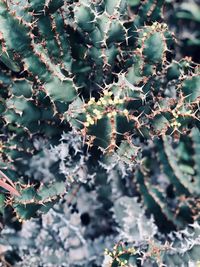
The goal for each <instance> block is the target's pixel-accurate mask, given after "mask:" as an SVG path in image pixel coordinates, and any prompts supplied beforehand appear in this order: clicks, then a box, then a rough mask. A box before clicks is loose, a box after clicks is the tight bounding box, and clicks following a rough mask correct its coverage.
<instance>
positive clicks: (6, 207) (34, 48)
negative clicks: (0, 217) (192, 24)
mask: <svg viewBox="0 0 200 267" xmlns="http://www.w3.org/2000/svg"><path fill="white" fill-rule="evenodd" d="M168 2H170V1H168ZM168 4H169V3H168ZM163 5H164V1H163V0H145V1H137V0H136V1H135V0H134V1H132V0H128V1H126V0H113V1H108V0H92V1H89V0H77V1H71V0H46V1H45V0H41V1H38V0H32V1H28V0H0V170H1V171H0V178H1V182H0V186H1V189H2V191H1V192H2V194H1V195H0V196H1V198H0V202H1V212H2V213H3V214H4V222H5V223H7V224H11V225H12V224H13V220H14V221H15V220H18V223H19V222H20V223H21V225H20V227H21V229H20V231H18V233H16V232H15V231H14V233H15V235H16V240H20V239H21V238H22V235H23V227H26V225H27V224H28V222H26V220H29V219H31V218H33V217H40V218H42V219H41V220H45V218H47V219H46V220H48V218H49V217H48V216H50V219H49V220H50V221H51V222H52V224H53V225H55V229H54V228H53V231H55V232H54V233H51V231H52V229H49V227H48V226H47V225H46V224H44V225H43V227H44V228H45V229H43V230H44V235H45V236H46V235H47V233H48V232H49V233H51V234H52V236H55V233H58V234H59V235H60V236H62V231H60V230H58V228H59V223H60V222H61V221H62V223H63V225H62V228H63V231H64V228H65V227H67V228H69V229H68V230H67V231H71V230H73V231H74V232H75V234H77V233H78V232H79V230H80V231H82V235H83V236H84V238H83V239H82V240H79V241H81V242H82V243H81V242H78V241H77V239H76V241H74V243H73V242H72V244H71V245H70V246H71V247H72V248H71V247H70V246H69V245H68V244H67V236H68V237H69V236H70V234H69V235H68V234H67V235H66V240H64V239H63V240H59V242H58V243H59V245H58V244H57V243H56V244H57V245H58V246H60V247H59V248H58V247H56V246H57V245H56V244H53V243H52V240H49V247H52V249H53V251H56V253H57V258H55V259H54V260H53V259H52V258H51V257H50V258H48V257H49V255H52V253H50V252H52V251H50V252H49V251H47V253H46V257H44V259H43V260H44V261H43V263H42V264H43V265H42V266H51V265H52V264H53V266H59V267H60V266H69V264H71V265H70V266H80V265H81V264H82V266H94V265H92V264H96V265H95V266H100V265H101V263H100V261H101V260H102V257H100V258H101V259H100V258H99V257H97V256H96V254H98V253H99V251H98V252H96V251H94V250H96V247H97V246H103V245H102V243H103V242H107V243H108V244H109V249H111V247H112V245H111V243H112V242H111V240H113V243H115V242H118V241H119V240H120V239H124V241H127V242H128V243H129V244H128V248H126V246H124V245H119V246H118V245H117V246H116V247H115V249H114V252H113V253H112V252H110V253H109V252H108V253H109V254H108V256H109V257H111V258H112V257H114V258H115V259H114V261H113V262H114V263H113V264H111V263H109V264H110V265H108V266H112V267H114V266H118V264H121V265H119V266H126V264H127V261H128V260H129V258H130V259H131V260H132V262H131V264H132V265H133V266H140V265H143V264H144V266H145V264H148V266H154V265H155V264H158V265H159V264H162V263H165V264H168V266H169V267H171V266H172V267H173V266H188V264H189V262H190V259H191V261H197V260H199V258H198V253H197V251H196V248H194V250H192V252H191V253H189V252H188V251H189V250H191V249H192V248H193V247H194V246H196V245H198V246H199V240H198V237H197V235H198V233H196V231H197V232H199V225H198V223H197V222H198V221H199V220H200V217H199V214H200V198H199V196H200V189H199V188H200V169H199V159H200V108H199V101H200V86H199V84H200V71H199V70H200V69H199V65H198V64H196V63H194V62H193V61H192V59H191V58H190V57H184V58H181V57H179V55H178V56H177V57H176V56H175V55H174V52H173V51H174V45H175V42H176V37H175V36H174V34H173V33H171V32H170V30H169V28H168V25H167V24H166V23H165V20H164V19H163ZM74 188H75V193H73V192H74V191H73V190H74ZM81 192H84V193H82V194H81ZM66 193H68V194H69V196H70V195H72V197H71V199H70V204H69V203H68V201H66V199H65V198H64V195H66ZM84 194H85V196H84ZM90 194H94V196H93V198H92V200H91V201H90ZM78 197H80V199H84V197H85V198H86V199H87V201H88V202H89V203H91V206H92V205H94V207H93V208H91V207H87V208H88V210H87V212H86V211H85V213H84V212H82V213H81V214H78V215H77V216H78V217H80V218H83V217H84V216H86V218H88V216H89V218H90V217H92V218H93V219H94V221H93V223H88V224H89V226H87V227H86V226H83V227H82V228H84V227H85V228H84V229H82V228H81V227H80V228H81V229H78V228H76V227H75V226H74V225H73V223H72V226H70V223H69V222H68V219H69V220H70V218H71V217H70V216H71V215H69V214H68V213H69V210H68V211H67V210H65V206H64V205H67V204H69V205H71V206H73V207H74V211H73V212H77V213H79V211H77V209H78V208H77V206H78V204H77V203H79V208H80V206H81V204H80V202H79V201H80V200H79V199H78ZM95 197H96V198H97V199H96V200H95ZM83 202H84V201H83ZM138 202H140V204H138ZM55 203H59V204H57V206H55V207H57V208H58V209H57V210H56V211H55V207H54V205H55ZM141 205H142V206H141ZM86 206H87V205H86ZM53 207H54V208H53ZM59 209H63V210H64V211H65V212H66V214H68V215H66V216H68V219H67V220H65V213H64V212H63V211H62V212H60V211H59ZM88 212H89V215H88ZM90 212H91V214H90ZM44 213H47V215H43V214H44ZM83 214H84V215H83ZM86 214H87V215H86ZM45 216H47V217H45ZM81 216H82V217H81ZM80 218H79V221H80ZM84 218H85V217H84ZM95 218H96V219H95ZM133 218H137V220H136V221H134V222H133ZM97 219H98V220H97ZM88 220H89V219H88ZM153 220H154V223H153V222H152V221H153ZM66 222H67V223H66ZM99 222H102V225H100V223H99ZM33 224H34V225H35V227H36V229H35V232H34V230H32V234H31V238H32V239H33V236H37V242H39V241H38V240H42V244H44V243H45V241H46V240H45V238H44V237H43V236H42V231H41V232H40V229H41V221H39V220H36V221H34V223H33ZM65 224H66V225H65ZM83 224H84V223H83ZM189 224H193V226H192V227H191V228H190V230H185V232H180V231H183V230H182V229H184V228H185V227H187V226H188V225H189ZM24 225H25V226H24ZM77 229H78V230H77ZM30 231H31V230H29V232H30ZM77 231H78V232H77ZM101 231H102V232H103V234H102V233H101ZM171 231H179V232H177V233H178V234H176V235H177V236H176V238H175V239H173V238H172V237H170V236H169V235H168V234H169V232H171ZM188 231H189V232H190V231H191V232H193V234H192V235H193V236H192V237H193V239H191V240H190V239H189V232H188ZM161 233H162V234H161ZM182 233H183V235H184V234H185V235H186V239H187V240H189V241H188V242H190V243H188V244H189V245H188V246H187V244H185V243H184V240H185V238H184V237H183V236H181V237H180V235H182ZM72 235H73V234H72ZM146 235H149V236H151V237H152V239H155V244H150V243H148V242H147V240H146ZM97 236H98V238H97ZM5 237H6V231H5ZM63 238H64V237H63ZM70 238H71V237H70ZM78 238H79V239H80V235H78ZM8 239H9V240H10V241H9V242H10V244H11V247H15V249H16V251H17V253H18V254H19V257H21V261H19V262H21V263H19V266H26V264H27V261H26V260H27V259H26V260H25V258H26V257H25V252H24V251H25V250H26V249H27V250H29V251H30V255H31V253H33V254H35V253H38V251H39V253H41V251H42V248H38V251H37V250H36V248H37V245H38V244H36V243H34V242H33V243H32V244H28V243H27V240H23V241H22V242H25V243H24V244H25V247H26V248H25V249H24V250H23V249H20V248H19V247H17V243H18V241H17V242H16V240H13V239H12V237H10V235H9V230H8ZM25 239H26V238H25ZM85 239H86V240H87V241H85ZM97 239H98V240H97ZM178 239H180V240H181V241H180V242H181V247H183V250H182V252H183V254H184V253H185V254H187V255H190V256H191V257H190V256H187V255H186V256H185V257H183V258H182V261H183V263H182V262H181V261H180V260H181V259H180V258H181V257H180V255H179V254H180V252H179V251H178V249H176V244H178V245H177V247H178V246H179V244H180V243H179V240H178ZM163 240H169V242H170V244H171V243H172V242H173V243H172V244H173V245H172V246H173V249H171V247H168V246H166V247H165V245H163V244H164V243H163V242H162V241H163ZM177 240H178V241H177ZM95 242H96V244H97V245H94V244H95ZM80 243H81V244H80ZM132 243H133V245H131V244H132ZM186 243H187V241H186ZM86 244H87V245H86ZM88 244H90V245H88ZM54 245H55V246H54ZM154 245H155V246H154ZM86 246H89V247H87V249H86ZM45 247H46V248H47V250H48V245H47V246H46V245H45ZM80 247H82V249H83V250H84V251H85V250H88V251H89V252H87V253H86V254H85V255H84V256H83V259H81V260H79V259H76V260H75V261H76V262H77V263H72V262H73V260H71V262H70V261H69V262H68V263H66V260H65V258H66V257H68V254H69V255H70V251H71V250H73V249H74V250H75V251H76V249H77V251H80V250H81V249H80ZM83 247H84V248H83ZM133 248H134V249H133ZM66 249H69V253H68V252H67V253H66V251H65V250H66ZM92 249H93V250H92ZM9 251H12V249H8V250H7V249H6V253H5V255H7V254H9ZM124 251H126V252H124ZM101 252H102V249H101ZM168 252H169V253H168ZM182 252H181V253H182ZM49 253H50V254H49ZM95 253H96V254H95ZM138 253H139V254H138ZM154 253H155V255H153V254H154ZM161 254H162V255H161ZM59 255H62V256H59ZM101 255H103V254H101ZM124 255H125V256H124ZM138 255H139V256H138ZM141 255H143V256H141ZM152 255H153V256H152ZM169 255H174V258H173V257H172V256H169ZM130 256H131V257H130ZM34 257H35V256H34ZM34 257H33V258H34ZM87 257H89V259H86V258H87ZM138 257H139V258H140V262H139V263H138V259H139V258H138ZM152 257H154V260H153V262H154V263H152V261H151V260H152ZM72 258H73V257H72ZM116 259H119V262H118V260H116ZM9 260H10V259H9ZM34 260H35V262H34ZM110 260H111V259H110ZM170 260H171V262H170ZM39 261H40V260H39V259H38V258H37V257H36V258H34V259H33V263H32V264H33V266H39ZM141 262H144V263H142V264H141ZM17 264H18V263H17ZM20 264H21V265H20ZM23 264H24V265H23ZM34 264H35V265H34ZM63 264H64V265H63ZM67 264H68V265H67ZM72 264H74V265H72ZM151 264H154V265H151ZM183 264H185V265H183ZM16 266H17V265H16ZM146 266H147V265H146Z"/></svg>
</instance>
